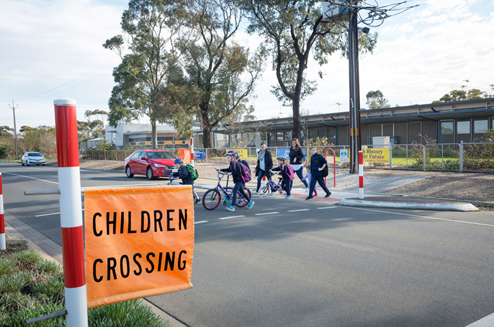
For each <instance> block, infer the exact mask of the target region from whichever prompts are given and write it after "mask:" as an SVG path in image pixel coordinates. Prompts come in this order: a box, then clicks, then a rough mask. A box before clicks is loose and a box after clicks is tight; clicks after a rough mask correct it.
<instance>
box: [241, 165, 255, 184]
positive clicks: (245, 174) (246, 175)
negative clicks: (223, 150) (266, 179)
mask: <svg viewBox="0 0 494 327" xmlns="http://www.w3.org/2000/svg"><path fill="white" fill-rule="evenodd" d="M238 163H239V164H240V169H242V171H241V172H240V176H242V179H243V180H244V183H247V182H250V180H251V179H252V174H251V172H250V168H249V164H248V163H247V161H245V160H239V161H238Z"/></svg>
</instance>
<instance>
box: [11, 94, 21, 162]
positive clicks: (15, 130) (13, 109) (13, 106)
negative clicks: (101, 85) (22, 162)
mask: <svg viewBox="0 0 494 327" xmlns="http://www.w3.org/2000/svg"><path fill="white" fill-rule="evenodd" d="M18 106H19V104H17V106H15V105H14V100H12V107H10V104H9V107H10V109H12V111H13V112H14V142H15V158H16V159H17V158H19V156H18V155H17V126H16V125H15V108H17V107H18Z"/></svg>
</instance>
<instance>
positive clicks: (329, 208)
mask: <svg viewBox="0 0 494 327" xmlns="http://www.w3.org/2000/svg"><path fill="white" fill-rule="evenodd" d="M335 207H336V206H332V207H320V208H317V209H332V208H335Z"/></svg>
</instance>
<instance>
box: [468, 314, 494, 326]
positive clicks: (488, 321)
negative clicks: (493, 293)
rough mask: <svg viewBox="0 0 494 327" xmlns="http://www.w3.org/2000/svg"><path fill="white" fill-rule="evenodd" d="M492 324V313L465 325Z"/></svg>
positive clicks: (493, 317) (493, 321)
mask: <svg viewBox="0 0 494 327" xmlns="http://www.w3.org/2000/svg"><path fill="white" fill-rule="evenodd" d="M493 324H494V313H492V314H490V315H488V316H486V317H484V318H482V319H480V320H478V321H476V322H474V323H471V324H470V325H468V326H467V327H489V326H492V325H493Z"/></svg>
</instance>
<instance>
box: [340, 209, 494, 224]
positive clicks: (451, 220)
mask: <svg viewBox="0 0 494 327" xmlns="http://www.w3.org/2000/svg"><path fill="white" fill-rule="evenodd" d="M347 208H352V209H358V210H367V211H374V212H381V213H392V214H395V215H402V216H410V217H417V218H423V219H431V220H440V221H449V222H453V223H460V224H468V225H477V226H487V227H494V225H491V224H482V223H474V222H471V221H463V220H455V219H447V218H437V217H429V216H420V215H413V214H410V213H401V212H392V211H383V210H373V209H367V208H357V207H347Z"/></svg>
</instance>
